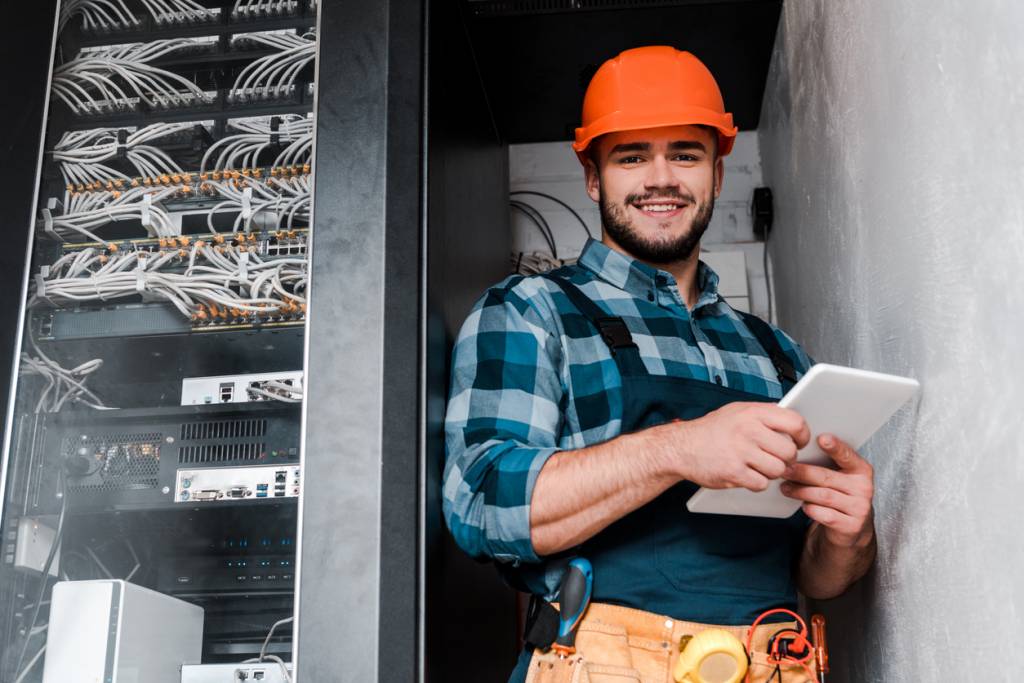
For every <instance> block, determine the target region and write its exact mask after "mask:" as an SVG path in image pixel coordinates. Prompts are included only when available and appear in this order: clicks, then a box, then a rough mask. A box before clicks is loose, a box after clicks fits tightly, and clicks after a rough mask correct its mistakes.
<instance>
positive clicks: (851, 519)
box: [782, 434, 875, 548]
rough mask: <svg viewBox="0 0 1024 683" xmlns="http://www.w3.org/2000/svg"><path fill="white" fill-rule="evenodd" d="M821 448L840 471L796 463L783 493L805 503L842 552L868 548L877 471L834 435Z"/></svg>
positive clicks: (820, 441) (789, 470) (825, 438)
mask: <svg viewBox="0 0 1024 683" xmlns="http://www.w3.org/2000/svg"><path fill="white" fill-rule="evenodd" d="M818 445H819V446H821V448H822V450H824V451H825V453H827V454H828V456H829V457H830V458H832V460H833V461H835V463H836V465H838V466H839V469H838V470H832V469H829V468H827V467H819V466H817V465H807V464H804V463H794V464H792V465H790V466H789V467H788V468H787V469H786V471H785V472H784V473H783V475H782V476H783V477H785V478H786V480H787V481H786V482H784V483H783V484H782V493H783V494H785V495H787V496H789V497H790V498H795V499H797V500H802V501H804V504H803V509H804V512H805V513H806V514H807V516H808V517H810V518H811V519H813V520H814V521H815V522H818V524H820V525H822V526H823V527H824V536H825V540H826V541H828V542H829V543H831V544H832V545H834V546H838V547H841V548H855V547H859V548H862V547H865V546H867V545H869V544H870V543H871V541H872V540H873V538H874V522H873V519H872V517H873V515H872V509H873V508H872V504H871V501H872V497H873V496H874V491H875V482H874V470H873V469H872V467H871V463H869V462H868V461H867V460H865V459H864V458H862V457H860V455H858V454H857V452H856V451H855V450H853V449H852V448H850V446H849V444H847V443H845V442H844V441H841V440H839V439H838V438H836V437H835V436H833V435H831V434H822V435H820V436H819V437H818Z"/></svg>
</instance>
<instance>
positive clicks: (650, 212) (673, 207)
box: [631, 199, 686, 218]
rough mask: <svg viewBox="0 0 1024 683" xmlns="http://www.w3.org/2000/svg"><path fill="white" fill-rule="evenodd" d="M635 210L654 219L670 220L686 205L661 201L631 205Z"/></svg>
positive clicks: (678, 202)
mask: <svg viewBox="0 0 1024 683" xmlns="http://www.w3.org/2000/svg"><path fill="white" fill-rule="evenodd" d="M631 206H632V207H633V208H635V209H636V210H637V211H639V212H640V213H642V214H645V215H647V216H651V217H654V218H669V217H671V216H675V215H676V214H678V213H679V212H680V211H682V210H683V208H685V206H686V203H685V202H680V201H678V200H674V199H673V200H660V201H646V202H634V203H632V204H631Z"/></svg>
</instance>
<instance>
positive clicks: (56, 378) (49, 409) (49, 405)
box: [18, 344, 109, 413]
mask: <svg viewBox="0 0 1024 683" xmlns="http://www.w3.org/2000/svg"><path fill="white" fill-rule="evenodd" d="M32 347H33V351H34V352H35V354H36V355H35V356H31V355H29V354H28V353H24V352H22V354H21V366H20V369H19V371H18V374H19V375H21V376H22V377H28V376H39V377H42V378H43V379H45V380H46V387H45V388H44V389H43V392H42V394H41V395H40V396H39V401H38V402H37V403H36V409H35V412H37V413H56V412H58V411H59V410H60V409H61V408H63V407H64V405H65V404H68V403H81V404H83V405H87V406H89V407H90V408H96V409H100V410H109V408H108V406H106V405H105V404H104V403H103V401H101V400H100V399H99V397H97V396H96V394H94V393H92V392H91V391H90V390H89V389H87V388H86V386H85V381H86V379H87V378H88V377H89V375H91V374H92V373H94V372H96V371H97V370H99V369H100V367H101V366H102V365H103V360H102V359H100V358H94V359H93V360H89V361H86V362H84V363H82V364H81V365H78V366H76V367H74V368H71V369H66V368H64V367H62V366H61V365H60V363H58V362H56V361H55V360H52V359H50V358H48V357H47V356H46V354H44V353H43V352H42V351H40V350H39V349H38V348H36V346H35V344H32Z"/></svg>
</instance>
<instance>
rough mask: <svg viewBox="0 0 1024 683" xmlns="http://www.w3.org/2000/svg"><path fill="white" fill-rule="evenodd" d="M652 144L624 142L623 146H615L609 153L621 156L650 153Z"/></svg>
mask: <svg viewBox="0 0 1024 683" xmlns="http://www.w3.org/2000/svg"><path fill="white" fill-rule="evenodd" d="M650 151H651V144H650V143H649V142H624V143H622V144H621V145H615V146H614V147H612V150H611V151H610V152H608V154H609V155H611V154H621V153H622V152H650Z"/></svg>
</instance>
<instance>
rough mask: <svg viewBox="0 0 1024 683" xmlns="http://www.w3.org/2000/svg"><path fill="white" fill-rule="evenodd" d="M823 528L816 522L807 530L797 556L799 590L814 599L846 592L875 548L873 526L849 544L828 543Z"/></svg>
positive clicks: (863, 570)
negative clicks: (798, 562) (800, 550)
mask: <svg viewBox="0 0 1024 683" xmlns="http://www.w3.org/2000/svg"><path fill="white" fill-rule="evenodd" d="M826 531H827V529H826V527H824V526H822V525H821V524H818V523H817V522H815V523H814V525H813V526H812V527H811V528H810V529H809V530H808V532H807V540H806V541H805V542H804V549H803V553H802V554H801V556H800V566H799V570H798V571H799V575H798V581H797V584H798V586H799V588H800V592H801V593H803V594H804V595H806V596H807V597H809V598H814V599H816V600H826V599H828V598H834V597H837V596H839V595H842V594H843V593H845V592H846V589H847V588H849V587H850V586H851V585H852V584H853V582H854V581H856V580H857V579H859V578H861V577H862V576H864V575H865V574H866V573H867V572H868V570H869V569H870V568H871V565H872V563H873V562H874V561H875V554H876V552H877V548H878V546H877V542H876V539H875V533H874V528H873V527H871V528H870V529H869V530H868V532H867V533H866V534H865V536H864V538H861V539H858V540H857V541H856V542H855V543H853V544H851V545H836V544H834V543H831V542H830V541H829V540H828V538H827V536H826Z"/></svg>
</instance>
